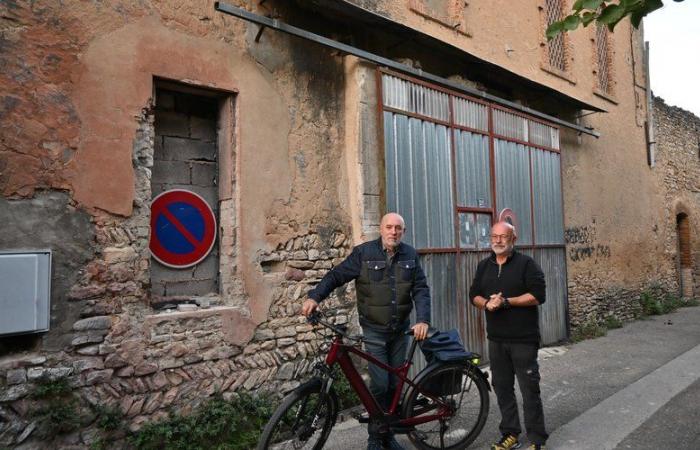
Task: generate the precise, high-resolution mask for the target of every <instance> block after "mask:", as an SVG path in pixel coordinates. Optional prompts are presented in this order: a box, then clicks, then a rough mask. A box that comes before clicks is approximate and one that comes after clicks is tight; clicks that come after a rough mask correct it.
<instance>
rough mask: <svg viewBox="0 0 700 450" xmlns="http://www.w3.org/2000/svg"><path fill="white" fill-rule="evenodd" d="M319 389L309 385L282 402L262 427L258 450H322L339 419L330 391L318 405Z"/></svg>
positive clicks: (316, 381) (317, 384)
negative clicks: (263, 427)
mask: <svg viewBox="0 0 700 450" xmlns="http://www.w3.org/2000/svg"><path fill="white" fill-rule="evenodd" d="M321 385H322V384H321V382H320V380H313V381H310V382H308V383H305V384H303V385H301V386H299V387H298V388H296V389H295V390H294V391H292V392H291V393H290V394H289V395H287V396H286V397H285V398H284V400H283V401H282V403H281V404H280V405H279V406H278V407H277V409H276V410H275V412H274V414H272V417H270V420H269V422H267V425H265V429H264V430H263V432H262V435H261V436H260V441H259V442H258V447H257V448H258V450H286V449H294V450H299V449H305V450H320V449H321V448H323V444H325V442H326V439H328V435H329V434H330V432H331V428H333V425H334V424H335V421H336V418H337V416H338V399H337V397H336V395H335V392H333V390H331V391H330V392H329V393H328V395H325V396H323V397H324V398H323V401H322V403H321Z"/></svg>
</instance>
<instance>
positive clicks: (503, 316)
mask: <svg viewBox="0 0 700 450" xmlns="http://www.w3.org/2000/svg"><path fill="white" fill-rule="evenodd" d="M545 291H546V286H545V281H544V273H542V269H540V267H539V266H538V265H537V263H536V262H535V260H533V259H532V258H530V257H529V256H527V255H523V254H522V253H518V252H516V251H513V253H512V254H511V255H510V256H509V257H508V259H507V260H506V262H505V263H503V265H502V266H500V267H499V265H498V264H497V263H496V255H495V253H492V254H491V256H490V257H488V258H486V259H483V260H481V261H480V262H479V265H478V266H477V268H476V274H474V281H472V285H471V288H470V289H469V300H470V301H471V302H472V304H473V303H474V297H476V296H477V295H479V296H481V297H484V298H486V299H488V298H489V297H490V296H491V295H492V294H497V293H499V292H500V293H502V294H503V296H504V297H517V296H520V295H523V294H526V293H530V294H532V295H533V296H534V297H535V298H536V299H537V301H538V302H539V303H540V305H541V304H542V303H544V302H545V300H546V294H545ZM486 332H487V336H488V339H490V340H492V341H497V342H504V341H507V342H537V343H539V342H540V326H539V322H538V316H537V306H527V307H511V308H509V309H498V310H496V311H493V312H490V311H488V310H487V311H486Z"/></svg>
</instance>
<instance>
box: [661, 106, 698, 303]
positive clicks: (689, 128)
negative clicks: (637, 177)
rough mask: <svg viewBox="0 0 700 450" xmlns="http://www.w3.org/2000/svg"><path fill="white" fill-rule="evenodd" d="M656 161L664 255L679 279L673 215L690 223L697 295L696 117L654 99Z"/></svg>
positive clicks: (694, 284)
mask: <svg viewBox="0 0 700 450" xmlns="http://www.w3.org/2000/svg"><path fill="white" fill-rule="evenodd" d="M654 116H655V117H654V118H655V124H656V127H655V137H656V161H655V168H654V172H655V174H656V177H657V180H658V183H659V188H660V190H661V191H662V192H663V195H664V201H665V205H666V208H665V209H664V213H663V216H662V219H663V227H664V228H663V234H662V236H661V237H662V242H663V247H664V255H665V257H666V258H668V259H670V260H671V261H672V264H673V269H674V272H675V280H676V283H677V284H678V283H679V281H680V275H679V273H678V271H679V270H680V257H679V254H678V251H679V248H678V245H679V242H678V231H677V217H678V215H679V214H685V215H686V216H687V217H688V222H689V225H690V259H691V275H692V280H688V281H689V283H690V284H692V285H693V287H694V289H693V291H694V295H695V296H696V297H697V296H700V238H698V236H700V233H699V230H700V117H697V116H696V115H694V114H692V113H691V112H689V111H686V110H684V109H682V108H678V107H676V106H672V105H667V104H666V103H665V102H664V100H663V99H661V98H658V97H655V98H654Z"/></svg>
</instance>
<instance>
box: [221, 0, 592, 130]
mask: <svg viewBox="0 0 700 450" xmlns="http://www.w3.org/2000/svg"><path fill="white" fill-rule="evenodd" d="M214 8H215V9H216V10H217V11H220V12H223V13H226V14H230V15H232V16H235V17H238V18H240V19H244V20H247V21H249V22H253V23H256V24H258V25H263V26H267V27H269V28H272V29H275V30H277V31H281V32H283V33H287V34H291V35H292V36H297V37H300V38H303V39H307V40H309V41H312V42H316V43H318V44H321V45H325V46H327V47H331V48H334V49H336V50H340V51H341V52H343V53H347V54H349V55H353V56H357V57H358V58H361V59H364V60H367V61H370V62H373V63H375V64H378V65H380V66H385V67H389V68H391V69H394V70H396V71H399V72H403V73H406V74H409V75H413V76H415V77H418V78H423V79H425V80H429V81H432V82H434V83H436V84H441V85H443V86H447V87H450V88H452V89H454V90H456V91H459V92H463V93H465V94H468V95H471V96H473V97H477V98H481V99H484V100H488V101H490V102H493V103H496V104H499V105H502V106H507V107H508V108H511V109H514V110H516V111H520V112H523V113H526V114H529V115H531V116H535V117H538V118H540V119H543V120H546V121H548V122H551V123H555V124H557V125H561V126H562V127H566V128H570V129H572V130H575V131H578V132H579V133H584V134H588V135H590V136H593V137H596V138H598V137H600V133H598V132H597V131H595V130H593V129H589V128H586V127H582V126H580V125H577V124H575V123H571V122H567V121H565V120H561V119H559V118H557V117H553V116H550V115H548V114H544V113H541V112H539V111H535V110H534V109H530V108H527V107H525V106H522V105H519V104H517V103H514V102H511V101H509V100H505V99H502V98H500V97H496V96H495V95H491V94H489V93H487V92H484V91H480V90H478V89H473V88H470V87H466V86H463V85H461V84H459V83H455V82H453V81H450V80H448V79H446V78H442V77H439V76H437V75H433V74H431V73H428V72H424V71H423V70H421V69H414V68H413V67H410V66H407V65H405V64H401V63H398V62H396V61H393V60H391V59H388V58H385V57H383V56H379V55H376V54H374V53H370V52H367V51H365V50H361V49H359V48H356V47H352V46H350V45H347V44H343V43H342V42H338V41H334V40H332V39H328V38H326V37H324V36H320V35H318V34H315V33H311V32H310V31H307V30H304V29H301V28H297V27H295V26H292V25H288V24H286V23H283V22H280V21H279V20H277V19H271V18H268V17H264V16H260V15H258V14H254V13H251V12H250V11H247V10H245V9H242V8H238V7H235V6H232V5H229V4H227V3H223V2H216V3H214Z"/></svg>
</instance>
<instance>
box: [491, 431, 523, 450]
mask: <svg viewBox="0 0 700 450" xmlns="http://www.w3.org/2000/svg"><path fill="white" fill-rule="evenodd" d="M513 448H520V442H518V437H517V436H514V435H512V434H504V435H503V436H501V439H499V440H498V442H495V443H493V444H491V450H510V449H513Z"/></svg>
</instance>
